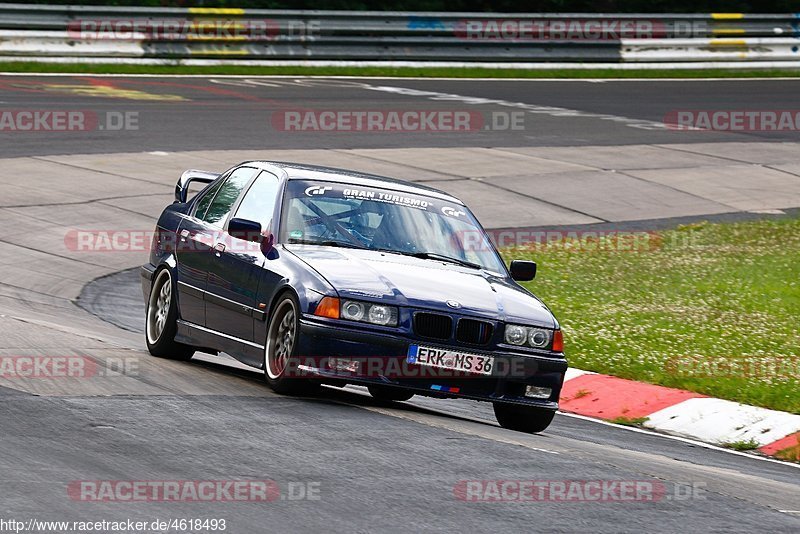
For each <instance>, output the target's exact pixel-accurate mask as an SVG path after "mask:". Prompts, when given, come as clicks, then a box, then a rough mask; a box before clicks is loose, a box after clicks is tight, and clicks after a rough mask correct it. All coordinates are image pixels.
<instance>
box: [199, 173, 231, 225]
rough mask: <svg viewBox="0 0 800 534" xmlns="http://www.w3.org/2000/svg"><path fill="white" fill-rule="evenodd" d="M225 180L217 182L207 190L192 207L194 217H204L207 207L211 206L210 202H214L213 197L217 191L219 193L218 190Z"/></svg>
mask: <svg viewBox="0 0 800 534" xmlns="http://www.w3.org/2000/svg"><path fill="white" fill-rule="evenodd" d="M225 180H226V178H223V179H221V180H218V181H217V183H215V184H214V185H212V186H211V187H209V188H208V191H206V192H205V194H204V195H203V196H202V198H200V201H199V202H198V203H197V205H196V206H195V207H194V213H193V215H194V216H195V217H197V218H198V219H202V218H203V217H204V216H205V214H206V210H207V209H208V205H209V204H211V201H212V200H214V195H216V194H217V191H219V188H220V187H221V186H222V184H223V182H225Z"/></svg>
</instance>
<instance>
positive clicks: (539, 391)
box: [525, 386, 553, 399]
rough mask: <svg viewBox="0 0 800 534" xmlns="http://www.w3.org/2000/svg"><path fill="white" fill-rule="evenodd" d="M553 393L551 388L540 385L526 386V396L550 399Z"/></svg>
mask: <svg viewBox="0 0 800 534" xmlns="http://www.w3.org/2000/svg"><path fill="white" fill-rule="evenodd" d="M552 394H553V390H552V389H551V388H543V387H539V386H527V387H526V388H525V396H526V397H530V398H532V399H549V398H550V395H552Z"/></svg>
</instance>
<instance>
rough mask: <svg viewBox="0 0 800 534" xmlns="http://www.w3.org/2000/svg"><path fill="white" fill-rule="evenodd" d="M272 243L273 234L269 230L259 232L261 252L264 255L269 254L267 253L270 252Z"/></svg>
mask: <svg viewBox="0 0 800 534" xmlns="http://www.w3.org/2000/svg"><path fill="white" fill-rule="evenodd" d="M273 245H275V234H273V233H272V232H270V231H266V232H264V233H263V234H261V253H262V254H263V255H264V256H269V253H270V252H272V247H273Z"/></svg>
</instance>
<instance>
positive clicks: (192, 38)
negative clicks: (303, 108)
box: [0, 4, 800, 63]
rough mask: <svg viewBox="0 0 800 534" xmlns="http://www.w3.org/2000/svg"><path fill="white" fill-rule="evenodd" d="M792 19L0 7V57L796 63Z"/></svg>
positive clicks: (797, 37) (799, 36) (795, 18)
mask: <svg viewBox="0 0 800 534" xmlns="http://www.w3.org/2000/svg"><path fill="white" fill-rule="evenodd" d="M799 50H800V14H783V15H742V14H707V15H705V14H695V15H651V14H633V15H627V14H626V15H612V14H599V15H598V14H487V13H425V14H419V13H416V14H415V13H398V12H355V11H276V10H243V9H214V8H136V7H111V6H50V5H24V4H0V56H2V57H3V58H4V59H8V58H9V57H18V58H20V59H23V58H32V57H35V58H74V59H73V60H78V59H79V58H88V59H92V60H94V61H98V60H99V59H100V58H109V59H119V58H159V59H166V60H169V59H174V60H185V59H220V60H229V59H236V60H240V61H241V60H341V61H418V62H426V61H437V62H442V61H458V62H466V63H469V62H484V63H486V62H497V63H505V62H516V63H520V62H522V63H536V62H579V63H592V62H602V63H626V62H632V63H636V62H665V63H669V62H713V61H726V62H730V61H734V62H742V63H747V62H748V61H770V62H783V61H787V62H788V61H800V51H799Z"/></svg>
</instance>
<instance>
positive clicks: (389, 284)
mask: <svg viewBox="0 0 800 534" xmlns="http://www.w3.org/2000/svg"><path fill="white" fill-rule="evenodd" d="M286 249H287V250H289V251H290V252H292V253H293V254H295V255H296V256H297V257H299V258H300V259H302V260H303V261H304V262H305V263H307V264H308V265H309V266H310V267H312V268H313V269H315V270H316V271H317V272H318V273H319V274H320V275H321V276H323V277H324V278H325V279H326V280H328V282H329V283H330V284H331V285H332V286H333V287H334V288H335V289H336V291H337V292H338V293H339V295H340V296H341V297H343V298H348V297H349V298H354V299H366V300H375V299H380V300H382V301H384V302H387V303H392V304H396V305H398V306H411V307H415V308H428V309H438V310H443V311H447V312H456V313H460V314H464V315H474V316H481V317H487V318H491V319H500V320H502V321H507V322H520V323H523V324H532V325H537V326H544V327H548V328H553V327H554V325H555V320H554V319H553V315H552V314H551V313H550V310H548V309H547V307H546V306H545V305H544V304H542V303H541V302H540V301H539V300H538V299H537V298H536V297H534V296H533V295H531V294H530V293H528V292H527V291H525V290H524V289H522V288H520V287H519V286H517V285H516V284H514V283H513V282H511V281H509V280H506V279H505V278H502V277H499V276H496V275H492V274H491V273H488V272H486V271H481V270H477V269H470V268H468V267H461V266H459V265H455V264H450V263H444V262H441V261H434V260H424V259H419V258H414V257H410V256H400V255H398V254H389V253H382V252H376V251H368V250H355V249H354V250H350V249H340V248H332V247H323V246H314V245H287V246H286ZM447 301H455V302H458V303H459V304H460V305H461V307H460V308H459V309H457V310H455V309H453V308H452V307H449V306H448V305H447Z"/></svg>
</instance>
